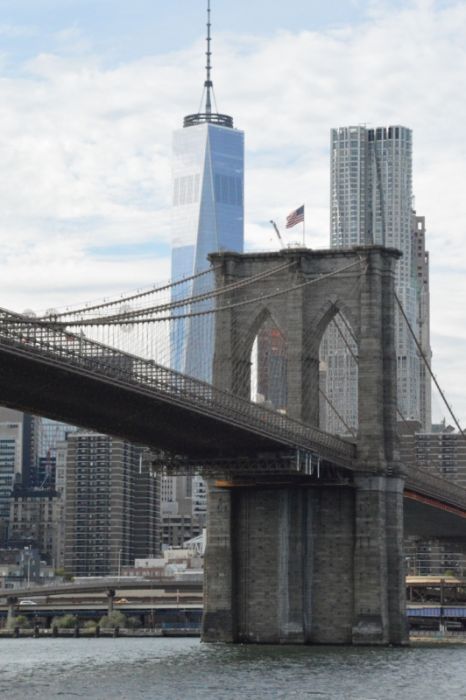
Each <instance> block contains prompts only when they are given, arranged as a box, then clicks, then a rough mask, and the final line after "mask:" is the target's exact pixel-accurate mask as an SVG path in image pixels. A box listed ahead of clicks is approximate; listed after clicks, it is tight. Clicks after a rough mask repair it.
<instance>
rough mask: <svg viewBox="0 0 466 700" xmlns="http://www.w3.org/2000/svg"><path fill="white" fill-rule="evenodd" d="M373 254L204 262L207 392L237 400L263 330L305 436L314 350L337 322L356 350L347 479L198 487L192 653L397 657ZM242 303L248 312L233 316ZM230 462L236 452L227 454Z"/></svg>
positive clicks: (398, 559) (392, 361)
mask: <svg viewBox="0 0 466 700" xmlns="http://www.w3.org/2000/svg"><path fill="white" fill-rule="evenodd" d="M399 256H400V253H399V252H398V251H396V250H392V249H387V248H383V247H380V246H371V247H357V248H351V249H346V250H335V249H334V250H330V251H328V250H327V251H322V250H319V251H312V250H307V249H294V250H293V249H290V250H284V251H279V252H274V253H258V254H255V253H251V254H246V255H240V254H235V253H219V254H214V255H212V256H211V259H212V262H213V264H214V265H215V267H216V270H217V272H216V276H217V286H218V287H223V286H225V285H227V284H230V283H233V282H239V281H241V280H242V279H245V278H248V277H251V276H253V275H261V274H262V273H267V272H268V271H270V270H272V269H273V268H281V269H279V270H277V272H276V273H275V274H273V275H272V276H262V277H259V278H257V281H256V282H254V283H253V284H250V285H247V286H243V287H241V286H238V287H237V288H235V289H233V290H232V291H231V292H229V294H228V295H222V296H221V297H220V299H221V301H219V302H218V306H221V307H222V309H225V307H228V308H226V309H225V310H222V311H220V312H219V313H218V314H217V324H216V340H215V358H214V383H215V385H216V386H217V387H218V388H221V389H225V390H227V391H230V392H233V393H234V394H236V395H239V396H242V397H244V398H247V399H249V397H250V381H251V380H250V374H251V372H250V364H251V349H252V344H253V342H254V339H255V337H256V335H257V332H258V330H259V328H260V327H261V325H262V324H263V323H264V321H265V320H266V319H267V318H269V317H270V318H272V319H273V321H274V323H275V324H276V325H277V326H278V328H279V329H280V331H281V332H282V334H283V336H284V337H285V339H286V342H287V348H288V358H287V394H288V415H289V416H290V417H292V418H295V419H297V420H300V421H302V422H304V423H306V424H309V425H313V426H318V425H319V345H320V341H321V338H322V336H323V334H324V331H325V329H326V327H327V325H328V323H329V322H330V321H331V319H332V318H333V317H334V316H335V314H336V313H337V312H338V311H342V312H343V313H344V315H345V317H346V319H348V321H349V323H350V324H351V326H352V329H353V332H354V335H355V338H356V340H357V344H358V357H359V370H358V392H359V393H358V404H359V431H358V436H357V459H356V462H355V464H354V469H353V470H348V471H347V472H346V474H345V475H344V478H340V479H337V480H335V481H333V482H332V480H331V479H330V477H329V476H328V474H330V472H331V471H332V468H331V465H329V464H324V465H323V466H322V469H321V471H320V478H319V479H316V478H311V477H310V476H303V477H301V478H299V479H297V478H296V475H294V476H293V475H289V476H288V477H287V476H286V474H285V472H284V473H283V474H281V475H280V478H277V477H275V478H274V477H270V478H264V477H263V476H261V475H260V474H259V473H258V472H255V468H254V467H255V465H254V459H252V460H251V462H250V465H249V467H248V469H247V470H245V472H244V473H243V474H242V475H240V476H238V475H236V476H235V477H234V478H233V477H231V476H230V477H228V476H227V475H225V477H224V479H223V480H217V481H214V480H211V482H210V483H209V502H208V535H207V549H206V556H205V613H204V623H203V639H204V640H205V641H217V640H218V641H227V642H235V641H240V642H241V641H242V642H257V643H298V644H299V643H344V644H348V643H353V644H390V643H391V644H403V643H406V640H407V632H406V624H405V594H404V561H403V551H402V544H403V486H404V478H403V473H402V472H401V468H400V463H399V455H398V445H397V431H396V357H395V342H394V338H395V328H394V318H395V316H394V306H395V303H394V270H395V263H396V261H397V259H398V258H399ZM250 299H256V301H255V302H254V303H252V304H251V303H242V302H247V300H250ZM238 452H239V453H240V452H241V445H238Z"/></svg>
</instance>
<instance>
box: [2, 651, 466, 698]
mask: <svg viewBox="0 0 466 700" xmlns="http://www.w3.org/2000/svg"><path fill="white" fill-rule="evenodd" d="M0 698H2V700H10V699H11V700H14V699H18V700H19V699H21V700H25V699H27V700H30V699H34V698H41V699H44V700H49V699H51V698H60V700H66V699H67V698H70V699H71V700H73V699H74V698H86V700H115V699H119V698H121V699H124V700H133V699H134V700H140V699H144V700H145V699H146V698H147V699H149V698H150V699H151V700H153V699H154V700H168V699H170V700H185V699H186V700H198V699H199V700H200V699H201V698H202V700H249V699H251V700H263V699H264V700H285V699H286V700H301V699H302V698H303V699H304V698H306V699H307V700H392V699H393V698H396V700H408V699H409V700H420V699H421V698H422V700H436V699H437V698H442V700H450V698H451V699H453V698H454V699H455V700H462V699H463V698H466V646H448V647H438V646H437V647H417V648H416V647H412V648H409V649H369V648H364V649H363V648H361V649H359V648H356V649H355V648H350V647H346V648H341V647H256V646H224V645H207V644H201V643H200V642H199V641H198V640H197V639H160V638H153V639H61V640H60V639H8V640H6V639H3V640H0Z"/></svg>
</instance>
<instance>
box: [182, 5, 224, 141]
mask: <svg viewBox="0 0 466 700" xmlns="http://www.w3.org/2000/svg"><path fill="white" fill-rule="evenodd" d="M211 29H212V22H211V10H210V0H207V37H206V42H207V51H206V53H205V55H206V59H207V60H206V67H205V70H206V79H205V81H204V92H203V94H202V101H201V106H200V110H202V103H203V101H204V95H205V106H204V111H203V112H202V111H199V112H198V113H197V114H188V116H187V117H185V118H184V122H183V125H184V127H187V126H196V125H197V124H205V123H209V124H217V125H218V126H224V127H227V128H229V129H232V128H233V119H232V117H230V116H228V114H219V113H217V112H212V98H213V97H214V84H213V82H212V60H211V59H212V48H211V45H212V32H211Z"/></svg>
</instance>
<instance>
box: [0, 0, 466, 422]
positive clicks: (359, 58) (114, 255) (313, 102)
mask: <svg viewBox="0 0 466 700" xmlns="http://www.w3.org/2000/svg"><path fill="white" fill-rule="evenodd" d="M212 8H213V31H214V42H213V50H214V60H213V63H214V73H213V77H214V86H215V93H216V98H217V103H218V108H219V110H220V111H222V112H226V113H228V114H231V115H232V116H233V117H234V119H235V125H236V126H237V127H238V128H241V129H244V131H245V133H246V182H245V189H246V240H247V246H248V248H249V249H251V248H253V247H254V248H274V247H276V241H275V239H274V237H273V235H272V233H273V232H272V231H271V229H270V226H269V224H268V221H269V219H271V218H275V219H276V220H277V221H278V222H283V220H284V217H285V216H286V214H287V213H288V212H289V211H290V210H291V209H293V208H295V207H296V206H298V205H300V204H301V203H302V202H305V204H306V209H307V212H308V217H307V218H308V224H307V234H308V241H307V242H308V244H309V245H310V246H311V247H327V246H328V241H329V212H328V202H329V129H330V128H331V127H332V126H339V125H348V124H359V123H365V124H368V125H383V124H387V125H388V124H394V123H396V124H403V125H405V126H408V127H410V128H412V129H413V132H414V192H415V195H416V209H417V211H418V213H419V214H423V215H425V216H426V219H427V227H428V248H429V250H430V254H431V303H432V345H433V351H434V369H435V372H436V373H437V375H438V378H439V380H440V382H441V383H442V385H443V386H444V387H445V389H446V391H447V393H448V395H449V397H450V398H451V401H452V403H453V405H454V406H456V407H457V411H458V412H459V414H460V416H461V418H462V422H463V424H466V386H465V384H466V383H465V381H464V380H465V378H466V304H465V300H466V256H465V252H464V248H463V243H464V239H465V232H466V209H465V199H466V198H465V188H466V157H465V156H466V131H465V129H464V125H465V124H466V95H465V89H464V87H465V81H466V42H465V36H466V2H465V1H464V0H461V1H457V0H451V1H448V0H437V1H435V0H417V1H416V0H413V1H412V2H411V1H410V0H404V2H398V1H397V0H390V1H387V2H378V1H377V0H374V1H370V0H329V1H328V2H326V3H322V2H321V0H287V2H286V3H284V2H278V0H235V1H234V2H232V0H212ZM204 12H205V0H171V1H170V2H166V0H132V1H131V2H129V1H128V0H124V1H123V0H0V17H1V22H0V162H1V164H2V176H1V186H0V205H1V206H0V236H1V243H2V246H1V253H2V254H1V257H0V276H1V280H2V285H1V289H2V299H1V303H0V305H1V306H5V307H9V308H14V309H17V310H20V311H21V310H24V309H26V308H35V309H39V310H41V309H45V308H47V307H51V306H53V307H59V306H63V305H64V304H68V303H75V302H77V301H80V300H83V301H86V300H89V299H96V298H100V297H102V296H105V295H111V294H115V293H117V292H120V291H123V290H124V289H126V290H129V289H134V288H138V287H144V286H148V285H151V284H152V283H153V282H155V281H157V280H158V279H161V278H166V277H168V274H169V263H168V259H169V236H170V149H171V135H172V131H173V129H174V128H177V127H179V126H180V125H181V123H182V118H183V116H184V115H185V114H188V113H191V112H193V111H196V110H197V109H198V106H199V102H200V97H201V91H202V81H203V79H204V76H203V66H204V55H203V51H204V46H203V38H204V35H205V26H204V23H205V16H204ZM437 407H438V408H437ZM434 408H435V409H436V415H437V416H438V415H439V413H443V411H440V404H439V402H438V400H437V399H434Z"/></svg>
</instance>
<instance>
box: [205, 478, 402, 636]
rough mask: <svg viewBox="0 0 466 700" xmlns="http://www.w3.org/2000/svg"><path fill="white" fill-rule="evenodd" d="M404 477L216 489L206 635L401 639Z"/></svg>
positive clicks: (212, 496) (212, 498) (207, 571)
mask: <svg viewBox="0 0 466 700" xmlns="http://www.w3.org/2000/svg"><path fill="white" fill-rule="evenodd" d="M401 497H402V481H401V480H400V479H396V480H394V479H389V478H386V477H372V476H358V477H356V478H355V480H354V484H353V485H348V486H322V487H318V486H315V485H312V486H311V485H310V486H309V487H306V485H303V484H300V485H299V486H295V485H291V484H290V485H285V486H283V485H280V486H273V485H257V484H256V485H251V486H250V487H245V486H244V485H241V486H238V487H237V488H235V487H233V488H218V487H216V486H214V485H213V484H211V485H210V487H209V504H208V540H207V549H206V556H205V585H204V597H205V603H204V610H205V613H204V621H203V632H202V639H203V640H204V641H207V642H210V641H223V642H243V643H244V642H246V643H257V644H371V645H380V644H404V643H406V642H407V632H406V627H405V624H404V600H405V597H404V596H405V593H404V581H403V575H402V573H403V556H402V550H401V538H402V520H401V524H400V518H401V507H402V502H401Z"/></svg>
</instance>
